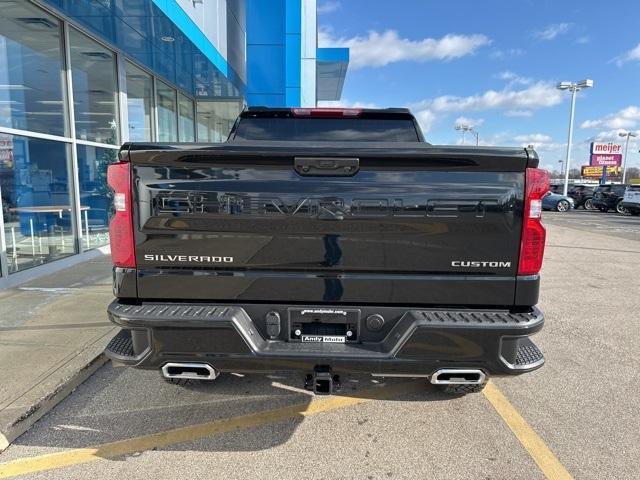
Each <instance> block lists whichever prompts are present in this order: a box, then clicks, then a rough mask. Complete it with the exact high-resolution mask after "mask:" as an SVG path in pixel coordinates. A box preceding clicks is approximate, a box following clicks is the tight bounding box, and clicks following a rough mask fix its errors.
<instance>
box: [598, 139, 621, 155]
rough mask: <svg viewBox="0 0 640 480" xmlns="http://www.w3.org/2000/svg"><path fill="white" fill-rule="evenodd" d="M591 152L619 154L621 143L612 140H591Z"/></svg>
mask: <svg viewBox="0 0 640 480" xmlns="http://www.w3.org/2000/svg"><path fill="white" fill-rule="evenodd" d="M591 153H601V154H608V155H621V154H622V145H619V144H617V143H613V142H608V143H604V142H591Z"/></svg>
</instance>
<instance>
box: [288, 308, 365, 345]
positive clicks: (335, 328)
mask: <svg viewBox="0 0 640 480" xmlns="http://www.w3.org/2000/svg"><path fill="white" fill-rule="evenodd" d="M288 313H289V338H290V339H291V340H292V341H300V342H303V343H352V342H357V341H358V338H359V337H360V310H357V309H345V308H333V307H310V308H290V309H289V311H288Z"/></svg>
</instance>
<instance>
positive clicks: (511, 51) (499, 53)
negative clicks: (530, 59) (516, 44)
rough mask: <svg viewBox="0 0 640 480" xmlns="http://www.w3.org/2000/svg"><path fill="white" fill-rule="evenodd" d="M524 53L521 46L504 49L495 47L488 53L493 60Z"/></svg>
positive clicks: (518, 55)
mask: <svg viewBox="0 0 640 480" xmlns="http://www.w3.org/2000/svg"><path fill="white" fill-rule="evenodd" d="M524 54H525V51H524V50H522V49H521V48H508V49H506V50H502V49H495V50H493V51H492V52H491V53H490V54H489V58H492V59H494V60H505V59H507V58H515V57H520V56H522V55H524Z"/></svg>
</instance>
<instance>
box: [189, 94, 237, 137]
mask: <svg viewBox="0 0 640 480" xmlns="http://www.w3.org/2000/svg"><path fill="white" fill-rule="evenodd" d="M241 109H242V104H241V103H240V102H239V101H235V100H232V101H214V102H198V142H205V143H214V142H224V141H225V140H226V139H227V137H228V136H229V132H230V131H231V127H233V124H234V122H235V121H236V118H237V117H238V115H239V114H240V110H241Z"/></svg>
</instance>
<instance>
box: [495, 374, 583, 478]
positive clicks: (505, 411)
mask: <svg viewBox="0 0 640 480" xmlns="http://www.w3.org/2000/svg"><path fill="white" fill-rule="evenodd" d="M483 393H484V396H485V397H486V398H487V400H489V402H490V403H491V405H493V408H495V409H496V412H498V414H499V415H500V416H501V417H502V419H503V420H504V422H505V423H506V424H507V425H508V427H509V428H510V429H511V431H512V432H513V434H514V435H515V436H516V438H517V439H518V440H519V441H520V443H521V444H522V446H523V447H524V448H525V450H526V451H527V452H528V453H529V455H531V458H533V460H534V461H535V462H536V463H537V464H538V467H539V468H540V470H542V473H544V475H545V477H547V478H548V479H550V480H573V477H572V476H571V474H570V473H569V472H568V471H567V469H566V468H564V466H562V464H561V463H560V461H559V460H558V458H557V457H556V456H555V455H554V454H553V452H552V451H551V450H550V449H549V447H547V445H546V444H545V443H544V442H543V441H542V439H541V438H540V437H539V436H538V434H537V433H536V432H534V431H533V429H532V428H531V427H530V426H529V424H528V423H527V421H526V420H525V419H524V418H522V415H520V414H519V413H518V412H517V410H516V409H515V408H514V407H513V405H511V403H509V400H507V398H506V397H505V396H504V395H503V393H502V392H501V391H500V390H499V389H498V387H497V386H496V385H495V384H494V383H493V382H489V383H488V384H487V386H486V387H485V388H484V390H483Z"/></svg>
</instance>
